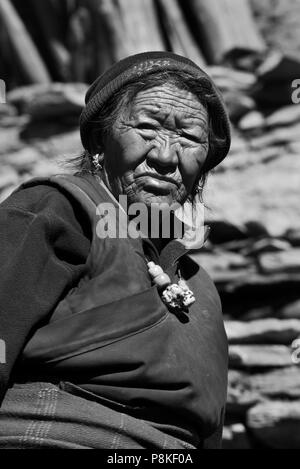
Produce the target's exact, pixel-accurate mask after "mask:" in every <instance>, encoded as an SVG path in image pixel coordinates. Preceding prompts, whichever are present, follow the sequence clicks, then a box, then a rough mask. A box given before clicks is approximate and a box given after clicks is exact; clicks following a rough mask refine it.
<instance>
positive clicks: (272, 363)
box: [229, 345, 293, 369]
mask: <svg viewBox="0 0 300 469" xmlns="http://www.w3.org/2000/svg"><path fill="white" fill-rule="evenodd" d="M229 364H230V366H231V367H232V368H244V369H248V368H256V367H257V368H280V367H287V366H292V365H293V362H292V357H291V352H290V350H289V348H288V347H285V346H284V345H230V346H229Z"/></svg>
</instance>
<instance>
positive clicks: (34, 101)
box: [7, 83, 88, 119]
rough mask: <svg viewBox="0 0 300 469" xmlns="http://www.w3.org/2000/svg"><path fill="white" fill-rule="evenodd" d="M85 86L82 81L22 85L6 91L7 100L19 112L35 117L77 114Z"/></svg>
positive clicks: (82, 101) (81, 104) (80, 108)
mask: <svg viewBox="0 0 300 469" xmlns="http://www.w3.org/2000/svg"><path fill="white" fill-rule="evenodd" d="M87 88H88V86H87V85H86V84H84V83H50V84H45V85H30V86H23V87H20V88H16V89H14V90H13V91H10V92H9V93H7V101H8V102H9V103H11V104H13V105H14V106H16V107H17V108H18V109H19V110H20V112H22V113H29V114H30V115H31V116H32V117H33V118H35V119H45V118H46V119H49V118H53V117H55V118H56V117H58V116H64V115H66V114H76V115H79V113H80V112H81V110H82V108H83V106H84V96H85V93H86V90H87Z"/></svg>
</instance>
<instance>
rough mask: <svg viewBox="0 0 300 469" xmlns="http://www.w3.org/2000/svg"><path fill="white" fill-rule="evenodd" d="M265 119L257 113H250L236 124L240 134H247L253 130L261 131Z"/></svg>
mask: <svg viewBox="0 0 300 469" xmlns="http://www.w3.org/2000/svg"><path fill="white" fill-rule="evenodd" d="M264 126H265V118H264V116H263V114H262V113H261V112H259V111H255V110H253V111H251V112H248V113H247V114H246V115H244V116H243V117H242V118H241V119H240V120H239V122H238V128H239V129H240V130H241V131H242V132H249V131H252V130H255V129H263V128H264Z"/></svg>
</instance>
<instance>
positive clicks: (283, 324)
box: [225, 318, 300, 344]
mask: <svg viewBox="0 0 300 469" xmlns="http://www.w3.org/2000/svg"><path fill="white" fill-rule="evenodd" d="M225 329H226V333H227V337H228V340H229V342H230V343H231V344H267V343H270V344H290V343H291V342H292V341H293V340H294V339H295V338H296V337H298V336H300V321H299V320H297V319H286V320H283V319H272V318H270V319H259V320H257V321H250V322H242V321H226V322H225Z"/></svg>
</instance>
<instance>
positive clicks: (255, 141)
mask: <svg viewBox="0 0 300 469" xmlns="http://www.w3.org/2000/svg"><path fill="white" fill-rule="evenodd" d="M299 141H300V124H294V125H291V126H288V127H276V128H275V129H273V130H269V132H266V133H264V134H263V135H261V136H259V137H254V138H251V140H250V142H249V143H250V146H251V148H253V149H254V150H260V149H261V148H262V147H268V146H270V145H285V144H287V143H288V144H290V143H291V142H299Z"/></svg>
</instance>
